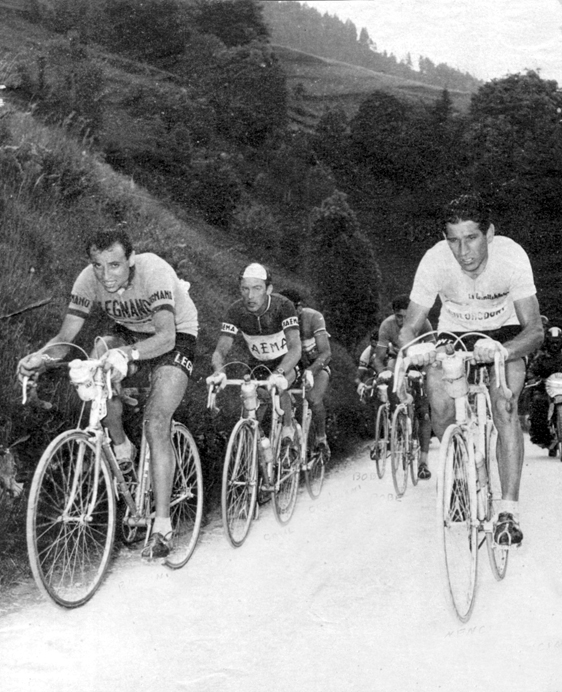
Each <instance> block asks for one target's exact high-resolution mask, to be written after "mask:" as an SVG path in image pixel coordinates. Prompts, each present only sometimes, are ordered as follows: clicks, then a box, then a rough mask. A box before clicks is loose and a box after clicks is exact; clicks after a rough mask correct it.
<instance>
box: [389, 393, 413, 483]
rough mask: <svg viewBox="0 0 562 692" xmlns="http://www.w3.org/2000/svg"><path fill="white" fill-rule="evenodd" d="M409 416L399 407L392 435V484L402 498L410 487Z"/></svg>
mask: <svg viewBox="0 0 562 692" xmlns="http://www.w3.org/2000/svg"><path fill="white" fill-rule="evenodd" d="M408 449H409V430H408V416H407V414H406V412H405V411H404V409H403V408H402V406H397V407H396V410H395V411H394V415H393V416H392V431H391V433H390V460H391V467H392V482H393V483H394V490H395V491H396V496H397V497H402V496H403V495H404V493H405V492H406V487H407V486H408Z"/></svg>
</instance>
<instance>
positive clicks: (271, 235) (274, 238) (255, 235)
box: [232, 201, 281, 263]
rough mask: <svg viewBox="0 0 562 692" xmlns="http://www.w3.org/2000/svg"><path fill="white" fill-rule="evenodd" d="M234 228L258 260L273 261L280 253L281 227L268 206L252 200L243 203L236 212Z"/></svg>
mask: <svg viewBox="0 0 562 692" xmlns="http://www.w3.org/2000/svg"><path fill="white" fill-rule="evenodd" d="M232 230H233V231H234V233H236V235H237V236H238V237H239V238H240V239H241V240H242V241H243V242H244V243H245V244H246V246H247V252H248V253H249V254H250V255H251V256H252V257H254V258H255V259H256V260H257V261H259V262H266V263H267V262H271V260H272V258H275V257H277V256H278V255H279V243H280V235H281V229H280V226H279V223H278V222H277V219H276V218H275V216H274V215H273V214H272V212H271V211H270V210H269V209H268V208H267V207H266V206H264V205H262V204H258V203H257V202H251V201H246V202H244V203H242V204H241V205H240V206H238V207H237V209H236V211H235V213H234V218H233V221H232Z"/></svg>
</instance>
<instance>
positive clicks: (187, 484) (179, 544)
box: [165, 421, 203, 569]
mask: <svg viewBox="0 0 562 692" xmlns="http://www.w3.org/2000/svg"><path fill="white" fill-rule="evenodd" d="M172 447H173V449H174V456H175V464H176V467H175V471H174V482H173V485H172V496H171V499H170V519H171V521H172V531H173V536H174V547H173V549H172V551H171V553H170V554H169V555H168V557H167V558H166V561H165V564H166V566H167V567H171V568H172V569H179V568H180V567H183V566H184V565H185V563H186V562H187V561H188V560H189V558H190V557H191V555H192V554H193V551H194V550H195V546H196V545H197V539H198V538H199V531H200V529H201V518H202V516H203V473H202V471H201V461H200V459H199V452H198V450H197V445H196V444H195V440H194V439H193V435H192V434H191V433H190V432H189V430H188V429H187V428H186V427H185V425H182V424H181V423H178V422H177V421H172Z"/></svg>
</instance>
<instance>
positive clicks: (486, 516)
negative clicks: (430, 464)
mask: <svg viewBox="0 0 562 692" xmlns="http://www.w3.org/2000/svg"><path fill="white" fill-rule="evenodd" d="M470 334H471V336H474V335H476V336H480V337H482V338H485V336H484V335H481V334H474V333H472V332H471V333H470ZM452 336H453V337H454V338H455V339H456V338H457V337H455V336H454V335H452ZM472 355H473V354H472V352H471V351H455V352H454V353H452V354H447V353H438V354H437V356H436V360H437V361H438V362H440V363H441V364H442V368H443V371H444V374H445V375H446V379H445V378H444V382H445V385H446V387H447V392H448V394H449V396H451V397H452V398H453V399H454V402H455V423H452V424H451V425H449V427H448V428H447V429H446V430H445V434H444V435H443V438H442V440H441V449H440V455H439V472H438V478H437V508H438V516H439V527H440V533H441V544H442V547H443V553H444V564H445V569H446V575H447V583H448V594H449V600H450V602H451V604H452V606H453V609H454V611H455V613H456V615H457V617H458V618H459V620H461V621H462V622H467V621H468V620H469V618H470V616H471V614H472V611H473V608H474V603H475V595H476V582H477V569H478V551H479V549H480V548H481V547H482V545H483V544H484V543H486V548H487V552H488V559H489V562H490V567H491V570H492V573H493V575H494V577H495V578H496V579H497V580H498V581H501V580H502V579H503V578H504V577H505V574H506V570H507V563H508V557H509V549H508V548H507V547H503V546H499V545H497V544H496V543H495V541H494V535H493V529H494V527H493V519H494V516H495V511H494V509H495V506H496V503H497V502H498V501H499V500H500V499H501V484H500V477H499V469H498V460H497V456H496V447H497V440H498V432H497V429H496V427H495V425H494V422H493V418H492V406H491V399H490V392H489V389H488V387H489V381H488V369H487V367H479V368H476V376H475V382H473V383H469V382H468V377H467V372H466V367H465V363H467V362H468V361H470V360H471V359H472ZM406 361H407V359H406ZM494 370H495V376H496V382H497V384H496V386H498V387H501V388H502V390H503V392H504V395H505V396H506V397H507V398H511V391H510V390H509V389H508V387H507V383H506V380H505V363H504V361H503V358H502V356H501V355H500V354H499V353H498V354H496V358H495V361H494ZM482 534H483V537H482Z"/></svg>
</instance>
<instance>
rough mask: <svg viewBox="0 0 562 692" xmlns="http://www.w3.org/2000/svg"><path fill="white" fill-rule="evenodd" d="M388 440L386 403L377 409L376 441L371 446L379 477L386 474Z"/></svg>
mask: <svg viewBox="0 0 562 692" xmlns="http://www.w3.org/2000/svg"><path fill="white" fill-rule="evenodd" d="M388 442H389V438H388V407H387V405H386V404H381V405H380V406H379V409H378V411H377V420H376V423H375V442H374V444H373V446H372V448H371V459H373V460H374V461H375V465H376V467H377V475H378V477H379V478H382V477H383V476H384V471H385V468H386V458H387V456H388Z"/></svg>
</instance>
